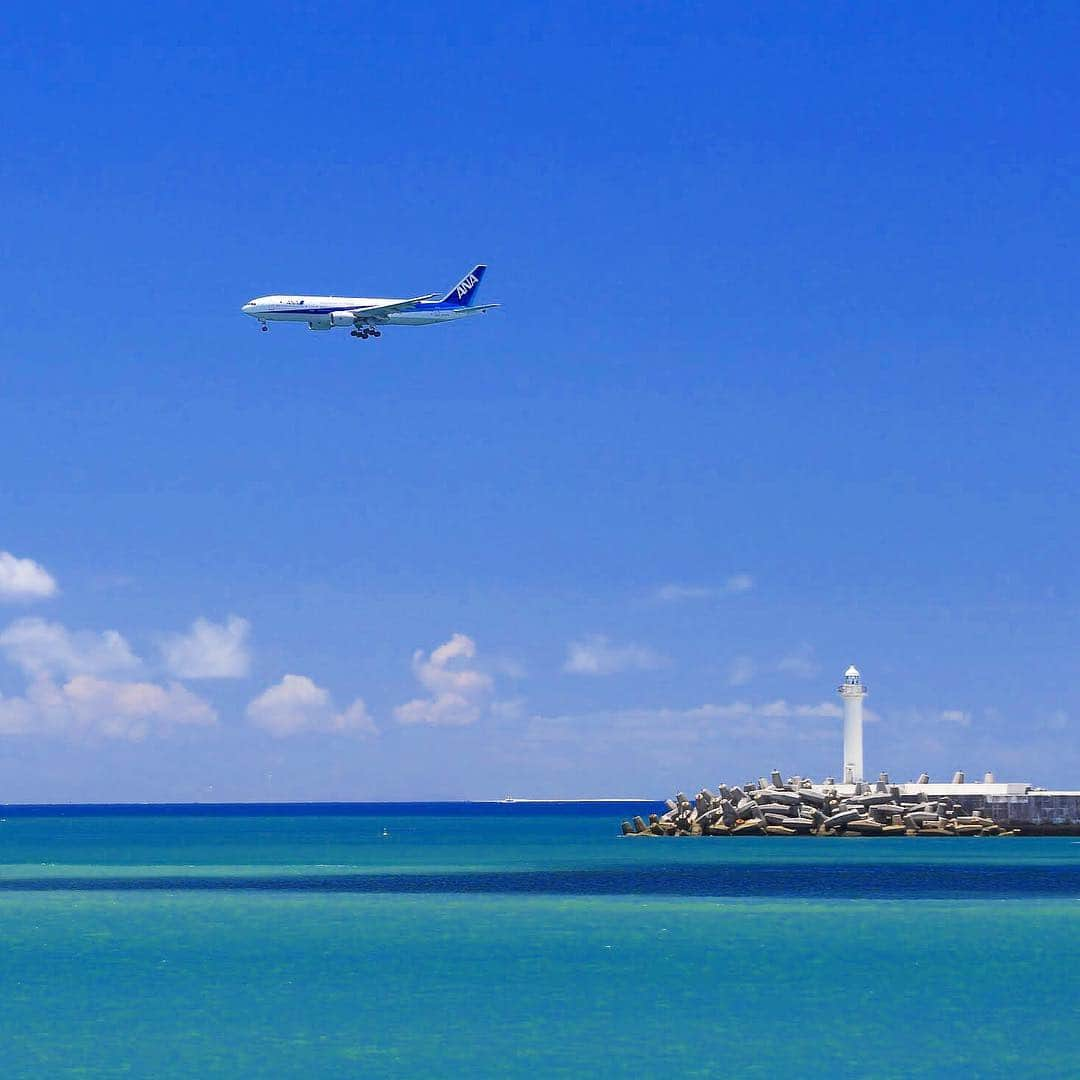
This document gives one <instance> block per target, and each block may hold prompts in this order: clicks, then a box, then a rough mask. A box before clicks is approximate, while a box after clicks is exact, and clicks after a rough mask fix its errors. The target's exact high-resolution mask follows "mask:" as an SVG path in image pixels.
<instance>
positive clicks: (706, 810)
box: [622, 771, 1080, 837]
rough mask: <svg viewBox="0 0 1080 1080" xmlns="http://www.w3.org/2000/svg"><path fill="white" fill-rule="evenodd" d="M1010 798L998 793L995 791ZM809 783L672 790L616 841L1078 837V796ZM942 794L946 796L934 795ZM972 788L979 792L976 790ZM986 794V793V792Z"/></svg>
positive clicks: (883, 781)
mask: <svg viewBox="0 0 1080 1080" xmlns="http://www.w3.org/2000/svg"><path fill="white" fill-rule="evenodd" d="M1013 786H1015V787H1018V788H1020V791H1018V792H1015V793H1014V792H1008V793H999V792H998V791H997V790H996V789H998V788H1001V787H1013ZM964 787H965V785H964V784H963V774H962V773H958V774H957V776H956V777H955V778H954V783H953V784H951V785H941V784H938V785H934V784H930V782H929V777H928V776H926V774H923V776H921V777H920V778H919V780H917V781H915V782H914V783H912V784H893V783H891V782H890V780H889V777H888V774H886V773H882V774H881V776H880V778H879V779H878V780H877V781H876V782H874V783H865V782H859V783H856V784H836V783H835V782H834V781H832V780H826V781H825V782H824V783H823V784H815V783H814V782H813V781H812V780H810V779H805V778H802V777H798V776H794V777H788V778H787V779H784V778H783V777H782V776H781V774H780V773H779V772H776V771H774V772H773V773H772V774H771V778H770V779H768V780H766V779H765V778H764V777H762V778H760V779H759V780H756V781H751V782H749V783H746V784H743V785H740V786H735V787H728V786H727V785H726V784H721V785H720V786H719V787H718V789H717V790H716V791H715V792H713V791H710V790H709V789H708V788H703V789H702V790H701V791H699V792H698V793H697V795H696V796H695V797H694V798H693V799H689V798H688V797H687V796H686V795H685V794H684V793H682V792H679V793H678V794H676V795H675V796H674V797H673V798H671V799H668V800H666V804H667V807H668V809H667V811H666V812H665V813H663V814H650V815H649V818H648V821H646V820H645V819H644V818H642V817H641V816H637V817H635V818H633V820H632V821H623V823H622V832H623V835H624V836H930V837H935V836H1014V835H1018V834H1031V835H1036V834H1042V835H1046V834H1053V833H1068V834H1080V793H1076V792H1071V793H1062V792H1041V791H1038V790H1033V789H1031V788H1028V787H1027V786H1026V785H985V784H970V785H966V787H967V790H960V791H958V790H957V789H958V788H959V789H962V788H964ZM943 788H945V789H947V790H942V789H943ZM979 788H985V789H987V790H985V791H982V792H980V791H979V790H978V789H979ZM991 789H994V790H991Z"/></svg>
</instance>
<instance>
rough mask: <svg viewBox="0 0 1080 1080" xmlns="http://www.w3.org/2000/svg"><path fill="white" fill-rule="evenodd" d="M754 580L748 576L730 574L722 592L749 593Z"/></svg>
mask: <svg viewBox="0 0 1080 1080" xmlns="http://www.w3.org/2000/svg"><path fill="white" fill-rule="evenodd" d="M754 584H755V583H754V578H753V576H752V575H750V574H732V575H731V577H729V578H728V579H727V581H725V582H724V591H725V592H729V593H744V592H749V591H750V590H751V589H752V588H753V587H754Z"/></svg>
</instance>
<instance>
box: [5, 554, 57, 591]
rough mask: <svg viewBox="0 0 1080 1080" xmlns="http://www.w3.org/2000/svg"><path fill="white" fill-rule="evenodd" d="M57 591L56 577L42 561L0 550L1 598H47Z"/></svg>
mask: <svg viewBox="0 0 1080 1080" xmlns="http://www.w3.org/2000/svg"><path fill="white" fill-rule="evenodd" d="M56 592H57V586H56V579H55V578H54V577H53V576H52V574H50V573H49V572H48V570H46V569H45V567H44V566H42V565H41V564H40V563H36V562H34V560H33V559H17V558H16V557H15V556H14V555H12V554H11V552H10V551H0V600H9V601H24V600H45V599H48V597H50V596H55V595H56Z"/></svg>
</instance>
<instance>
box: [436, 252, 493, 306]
mask: <svg viewBox="0 0 1080 1080" xmlns="http://www.w3.org/2000/svg"><path fill="white" fill-rule="evenodd" d="M486 269H487V267H486V266H485V265H484V264H483V263H480V264H479V266H474V267H473V268H472V269H471V270H470V271H469V272H468V273H467V274H466V275H465V276H464V277H463V278H462V279H461V280H460V281H459V282H458V283H457V284H456V285H455V286H454V287H453V288H452V289H451V290H450V291H449V292H448V293H447V294H446V295H445V296H444V297H443V298H442V301H441V303H443V304H459V305H461V306H462V307H468V306H469V304H471V303H472V302H473V299H474V298H475V296H476V290H477V289H478V288H479V287H480V279H481V278H482V277H483V276H484V271H485V270H486Z"/></svg>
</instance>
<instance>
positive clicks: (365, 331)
mask: <svg viewBox="0 0 1080 1080" xmlns="http://www.w3.org/2000/svg"><path fill="white" fill-rule="evenodd" d="M349 335H350V336H351V337H355V338H369V337H382V331H381V330H374V329H370V328H368V327H366V326H362V327H360V329H359V330H350V331H349Z"/></svg>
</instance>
